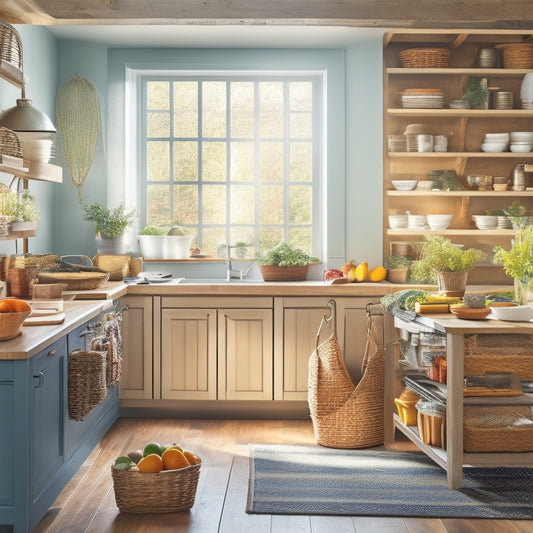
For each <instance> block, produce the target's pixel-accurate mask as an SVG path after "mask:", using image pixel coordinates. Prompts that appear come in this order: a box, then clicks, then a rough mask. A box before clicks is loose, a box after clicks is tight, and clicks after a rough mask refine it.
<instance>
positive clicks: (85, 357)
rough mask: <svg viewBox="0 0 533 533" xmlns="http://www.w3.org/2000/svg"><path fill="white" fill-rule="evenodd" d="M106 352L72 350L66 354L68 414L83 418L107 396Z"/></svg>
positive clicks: (75, 418) (77, 418)
mask: <svg viewBox="0 0 533 533" xmlns="http://www.w3.org/2000/svg"><path fill="white" fill-rule="evenodd" d="M106 365H107V354H106V352H97V351H92V350H90V351H85V350H74V351H72V352H70V353H69V354H68V414H69V416H70V418H72V419H74V420H78V421H79V420H83V419H84V418H85V417H86V416H87V414H88V413H89V412H90V411H91V410H92V409H94V408H95V407H96V406H97V405H99V404H101V403H102V402H103V401H104V400H105V398H106V396H107V387H106Z"/></svg>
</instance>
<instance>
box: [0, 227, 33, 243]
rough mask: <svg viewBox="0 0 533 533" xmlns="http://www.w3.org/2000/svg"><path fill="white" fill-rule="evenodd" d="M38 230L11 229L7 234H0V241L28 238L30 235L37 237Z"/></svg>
mask: <svg viewBox="0 0 533 533" xmlns="http://www.w3.org/2000/svg"><path fill="white" fill-rule="evenodd" d="M36 235H37V231H36V230H34V229H32V230H25V231H11V232H9V233H8V234H7V235H0V241H12V240H14V239H27V238H28V237H35V236H36Z"/></svg>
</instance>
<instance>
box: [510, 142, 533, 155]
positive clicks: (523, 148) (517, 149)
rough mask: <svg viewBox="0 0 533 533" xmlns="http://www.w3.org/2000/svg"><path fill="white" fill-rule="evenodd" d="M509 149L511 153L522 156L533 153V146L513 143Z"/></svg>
mask: <svg viewBox="0 0 533 533" xmlns="http://www.w3.org/2000/svg"><path fill="white" fill-rule="evenodd" d="M509 148H510V150H511V152H514V153H515V154H522V153H525V152H531V148H533V144H527V143H525V144H515V143H511V144H510V145H509Z"/></svg>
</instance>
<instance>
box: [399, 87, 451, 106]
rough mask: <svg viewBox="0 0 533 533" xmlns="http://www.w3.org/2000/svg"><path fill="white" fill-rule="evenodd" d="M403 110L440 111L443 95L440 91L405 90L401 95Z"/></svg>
mask: <svg viewBox="0 0 533 533" xmlns="http://www.w3.org/2000/svg"><path fill="white" fill-rule="evenodd" d="M402 107H403V108H404V109H441V108H442V107H444V93H443V92H442V90H441V89H405V91H403V93H402Z"/></svg>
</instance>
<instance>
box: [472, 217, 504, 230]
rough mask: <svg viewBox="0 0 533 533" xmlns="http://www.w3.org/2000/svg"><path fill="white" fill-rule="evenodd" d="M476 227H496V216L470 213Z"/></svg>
mask: <svg viewBox="0 0 533 533" xmlns="http://www.w3.org/2000/svg"><path fill="white" fill-rule="evenodd" d="M472 218H473V219H474V222H475V224H476V226H477V228H478V229H496V228H497V227H498V217H497V216H496V215H494V216H493V215H472Z"/></svg>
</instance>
